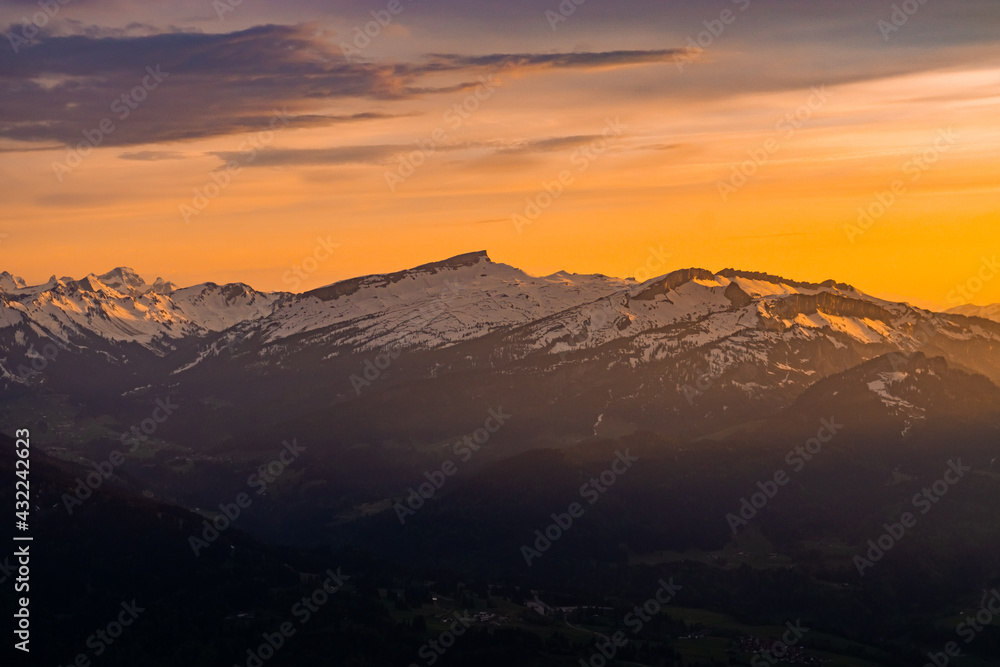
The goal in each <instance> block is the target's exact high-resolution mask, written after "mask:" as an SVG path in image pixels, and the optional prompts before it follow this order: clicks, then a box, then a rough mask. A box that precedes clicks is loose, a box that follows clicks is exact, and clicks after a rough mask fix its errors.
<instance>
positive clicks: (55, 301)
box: [0, 267, 287, 354]
mask: <svg viewBox="0 0 1000 667" xmlns="http://www.w3.org/2000/svg"><path fill="white" fill-rule="evenodd" d="M0 281H2V283H3V285H4V289H3V292H4V295H5V298H4V299H3V300H2V302H0V329H3V328H7V327H22V326H28V327H30V329H31V330H32V331H33V332H34V333H35V334H43V335H47V336H48V337H49V338H50V339H52V340H54V341H58V342H60V343H63V344H69V343H75V344H78V345H82V346H91V345H92V344H93V343H94V342H98V341H100V340H103V341H106V342H131V343H138V344H140V345H143V346H144V347H147V348H148V349H150V350H153V351H154V352H156V353H157V354H162V353H164V352H166V351H168V350H169V349H171V347H172V345H173V344H172V342H171V341H178V340H182V339H185V338H189V337H198V336H203V335H206V334H208V333H210V332H219V331H222V330H224V329H227V328H229V327H231V326H234V325H236V324H239V323H241V322H243V321H246V320H248V319H250V320H256V319H259V318H261V317H264V316H265V315H267V314H268V313H270V312H271V310H272V309H273V306H274V304H275V303H276V302H278V301H279V300H281V299H282V298H286V297H287V295H283V294H266V293H262V292H256V291H255V290H253V289H251V288H250V287H248V286H247V285H244V284H242V283H235V284H230V285H221V286H220V285H215V284H214V283H206V284H204V285H196V286H194V287H190V288H187V289H184V290H178V289H176V288H175V287H174V286H173V285H172V284H171V283H167V282H164V281H163V280H159V279H158V280H157V282H156V283H154V284H153V285H147V284H146V282H145V281H144V280H143V279H142V278H141V277H140V276H139V275H138V274H137V273H136V272H135V271H133V270H132V269H129V268H127V267H119V268H116V269H114V270H112V271H109V272H108V273H105V274H102V275H100V276H98V275H95V274H93V273H91V274H89V275H87V276H85V277H83V278H81V279H80V280H74V279H73V278H69V277H66V278H62V279H58V278H56V277H55V276H53V277H52V278H50V279H49V280H48V281H47V282H46V283H44V284H42V285H36V286H33V287H25V286H24V284H23V283H24V281H20V282H18V280H16V279H13V278H12V277H11V278H8V279H4V278H2V277H0ZM7 286H16V289H7ZM22 335H23V334H22Z"/></svg>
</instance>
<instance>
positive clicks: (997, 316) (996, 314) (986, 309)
mask: <svg viewBox="0 0 1000 667" xmlns="http://www.w3.org/2000/svg"><path fill="white" fill-rule="evenodd" d="M947 312H949V313H953V314H955V315H965V316H966V317H981V318H983V319H984V320H992V321H993V322H1000V303H994V304H991V305H989V306H976V305H973V304H971V303H967V304H965V305H964V306H956V307H955V308H949V309H948V311H947Z"/></svg>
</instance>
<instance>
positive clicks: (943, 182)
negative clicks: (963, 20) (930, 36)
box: [0, 10, 1000, 307]
mask: <svg viewBox="0 0 1000 667" xmlns="http://www.w3.org/2000/svg"><path fill="white" fill-rule="evenodd" d="M408 11H410V10H408ZM748 11H749V10H748ZM738 25H739V24H738V23H737V24H736V25H734V26H733V27H732V30H736V28H737V27H738ZM546 27H547V26H546ZM411 33H418V34H417V37H415V36H413V35H412V34H411ZM678 34H684V32H683V30H681V31H680V32H679V33H678ZM418 37H419V32H418V31H417V29H416V28H414V29H413V30H403V29H401V30H400V34H398V35H396V36H394V37H393V39H396V40H416V39H417V38H418ZM875 37H876V38H878V33H877V32H876V33H875ZM677 41H679V42H680V43H673V42H671V43H669V44H658V45H652V44H649V45H644V47H647V46H648V47H649V48H672V47H680V46H683V40H677ZM599 46H601V47H609V48H610V47H613V45H603V44H602V45H599ZM468 48H470V49H471V48H472V46H469V47H468ZM630 48H631V47H630ZM949 48H950V47H949ZM413 49H414V50H419V49H420V46H419V45H414V46H413ZM552 50H553V49H548V51H549V52H552ZM591 50H593V51H607V50H608V48H593V49H591ZM559 51H560V52H562V49H560V50H559ZM491 52H492V51H491ZM989 52H990V49H981V48H980V47H978V46H969V47H966V48H964V50H963V51H962V53H963V55H962V57H954V58H951V62H946V63H942V64H941V66H919V67H912V68H909V71H900V72H897V73H886V74H884V75H877V74H871V75H868V76H864V77H861V76H859V77H851V76H843V75H842V74H841V73H837V74H836V75H834V74H831V73H830V72H825V71H821V70H818V71H817V72H816V73H815V76H803V77H801V78H802V79H803V80H811V81H812V83H811V84H810V85H805V84H804V83H803V84H802V85H798V84H788V85H782V86H760V87H759V89H756V90H755V89H754V87H753V86H738V87H736V89H735V90H732V91H727V90H726V89H725V84H726V82H727V81H730V78H728V77H729V76H730V75H727V72H729V71H730V68H731V67H732V66H733V63H737V62H743V63H744V65H743V66H744V67H746V66H749V65H747V64H746V61H750V64H751V65H752V63H753V61H754V59H755V57H756V56H755V55H754V54H748V52H747V50H746V44H745V43H741V42H740V41H739V40H736V39H733V41H732V42H727V43H724V42H723V40H722V38H720V39H719V40H718V43H717V44H714V45H713V47H712V48H710V49H708V50H706V52H705V53H704V54H701V55H700V56H699V57H698V59H697V61H694V62H691V63H689V64H687V65H685V67H684V68H683V71H680V70H679V69H678V67H677V66H676V64H675V63H674V62H669V61H668V62H648V63H629V64H617V65H614V66H602V67H587V68H580V69H566V70H561V69H558V68H556V69H552V68H548V67H520V66H518V67H507V68H503V67H501V68H499V72H498V73H497V74H496V75H495V82H496V83H495V84H492V85H491V86H490V87H489V88H487V87H486V86H485V85H483V86H478V87H476V86H473V87H466V88H464V89H462V90H457V91H454V92H441V93H437V94H433V95H412V96H408V97H406V98H405V99H390V98H386V99H372V98H371V97H368V98H364V99H350V98H337V99H333V100H328V101H325V100H322V99H310V100H308V104H306V102H304V101H303V100H302V99H291V100H288V101H287V102H286V101H283V100H276V102H278V103H284V106H286V108H288V107H290V108H291V109H292V110H293V114H296V115H297V116H296V118H297V120H295V121H293V122H291V123H290V124H289V125H288V127H287V128H284V129H280V130H279V131H277V132H276V133H275V134H274V135H273V137H267V136H261V135H259V134H258V132H251V131H236V132H222V133H219V134H216V135H212V136H201V137H194V138H189V139H184V140H167V141H154V142H148V143H143V142H142V140H141V139H139V140H130V141H129V142H128V144H127V145H104V146H101V147H98V148H96V149H94V150H93V151H92V152H91V153H90V154H89V155H87V156H86V157H85V158H84V159H83V160H82V163H81V164H80V166H79V167H78V168H76V169H75V170H73V171H72V172H70V173H64V174H62V181H61V182H60V181H59V179H58V178H57V177H56V174H55V173H54V170H53V162H54V161H64V160H65V159H66V157H67V148H65V147H64V146H61V145H59V144H60V142H58V141H51V140H50V141H40V140H35V141H24V140H18V141H14V140H5V141H4V142H3V143H2V144H0V147H4V148H5V149H6V150H8V151H11V152H5V153H0V182H2V186H0V187H2V188H3V198H4V204H5V206H4V212H5V215H4V221H3V222H2V223H0V232H2V233H4V234H6V235H7V236H6V237H5V238H2V240H0V257H2V258H3V266H2V267H0V268H2V269H5V270H8V271H10V272H12V273H15V274H17V275H22V276H24V278H26V279H27V280H28V282H29V283H31V282H42V281H44V280H46V279H47V278H48V277H49V275H51V274H54V273H55V274H58V275H60V276H61V275H71V276H75V277H79V276H82V275H84V274H86V273H89V272H91V271H93V272H96V273H101V272H104V271H107V270H109V269H110V268H112V267H114V266H118V265H127V266H131V267H132V268H134V269H135V270H137V271H138V272H139V273H140V274H142V275H143V276H144V277H146V278H147V280H152V279H153V278H155V277H157V276H163V277H164V278H167V279H170V280H172V281H174V282H176V283H179V284H189V283H194V282H200V281H205V280H213V281H216V282H224V281H237V280H239V281H243V282H246V283H249V284H251V285H252V286H254V287H256V288H258V289H274V290H281V289H291V287H292V285H291V282H290V280H289V279H288V275H289V271H290V270H291V269H292V267H293V266H295V265H301V263H302V262H303V261H304V260H306V259H307V258H309V257H310V256H313V255H314V254H315V253H316V251H317V248H318V247H319V242H318V240H317V239H326V240H327V241H326V243H327V244H329V243H330V242H332V243H334V244H337V248H336V249H335V250H334V251H333V253H332V254H331V255H330V256H329V257H328V258H326V259H325V260H324V261H321V262H317V263H316V264H317V266H316V269H315V271H313V272H312V273H310V274H309V275H308V276H307V279H306V280H304V281H301V282H299V281H296V285H298V286H299V287H300V288H301V289H308V288H312V287H316V286H320V285H323V284H327V283H330V282H332V281H335V280H339V279H342V278H347V277H351V276H356V275H361V274H366V273H375V272H382V271H390V270H398V269H402V268H407V267H410V266H415V265H417V264H420V263H424V262H428V261H433V260H437V259H442V258H445V257H448V256H451V255H455V254H460V253H463V252H468V251H472V250H480V249H486V250H488V251H489V253H490V256H491V258H492V259H493V260H494V261H498V262H505V263H508V264H512V265H515V266H518V267H520V268H522V269H524V270H526V271H528V272H531V273H536V274H545V273H551V272H554V271H556V270H559V269H566V270H569V271H574V272H579V273H589V272H600V273H605V274H611V275H618V276H622V277H624V276H629V275H635V274H636V273H637V271H639V269H640V268H641V267H643V266H644V265H645V264H646V263H647V261H648V260H649V259H650V257H651V254H650V249H651V248H653V249H657V250H658V251H660V249H662V251H661V252H665V253H668V254H669V259H668V264H667V265H665V266H664V267H663V270H662V271H661V273H666V272H667V271H669V270H673V269H675V268H679V267H685V266H701V267H705V268H709V269H713V270H719V269H722V268H725V267H736V268H743V269H748V270H760V271H767V272H770V273H778V274H781V275H785V276H787V277H791V278H796V279H802V280H824V279H827V278H835V279H837V280H840V281H846V282H850V283H852V284H854V285H856V286H857V287H859V288H860V289H863V290H864V291H867V292H869V293H873V294H877V295H881V296H885V297H887V298H894V299H900V300H908V301H911V302H913V303H916V304H919V305H924V306H928V307H947V306H952V305H957V304H958V302H959V301H961V302H964V301H965V300H966V299H965V298H961V299H960V300H959V299H958V297H956V291H955V290H956V288H957V287H958V286H966V287H969V286H970V279H973V278H974V277H975V276H976V275H977V273H978V272H980V270H981V267H982V266H983V264H984V259H985V260H992V259H993V257H994V256H995V254H997V246H998V243H997V241H998V240H1000V233H998V232H997V229H998V226H1000V213H998V202H1000V197H998V194H1000V179H998V175H1000V173H998V172H1000V166H998V162H997V157H996V156H997V150H998V148H1000V127H998V122H997V119H998V118H1000V57H998V56H996V55H987V54H988V53H989ZM993 52H994V54H995V49H993ZM30 55H31V54H28V53H25V54H21V55H19V56H18V57H21V58H26V57H29V56H30ZM374 60H377V59H374V58H373V61H374ZM770 67H772V68H776V69H777V70H778V72H779V73H780V72H781V67H780V66H778V65H770ZM795 67H801V68H802V69H803V70H804V71H805V72H808V68H807V67H805V65H801V64H799V65H796V66H795ZM789 68H792V66H791V65H789ZM492 71H494V70H493V69H491V68H489V67H477V68H470V69H469V72H468V73H467V74H464V75H463V76H462V77H461V78H462V79H463V80H469V81H473V82H475V81H478V80H479V77H480V76H486V77H489V76H490V74H491V72H492ZM182 74H183V73H179V74H177V75H176V77H177V78H176V80H178V81H180V80H181V76H182ZM824 75H829V76H828V77H825V76H824ZM172 76H173V75H172ZM791 78H795V79H796V80H798V78H796V77H791ZM438 79H440V80H438ZM827 79H829V80H830V82H829V83H826V84H824V81H825V80H827ZM38 80H39V79H38V78H37V77H36V81H38ZM710 83H713V85H709V84H710ZM431 84H433V85H437V86H442V87H444V86H446V85H447V84H448V77H447V76H445V75H442V76H441V77H437V78H436V77H434V76H431V77H429V78H428V79H427V85H431ZM171 85H172V82H171V80H170V79H167V80H166V81H164V82H163V83H162V84H161V87H160V88H157V89H155V90H152V91H150V92H149V99H148V100H147V101H145V102H144V103H143V104H144V105H150V106H151V105H154V104H157V95H162V96H163V98H164V99H169V87H170V86H171ZM820 86H822V87H823V88H822V93H817V92H815V90H816V89H817V88H818V87H820ZM477 92H478V93H479V98H478V99H477V98H476V97H475V95H476V93H477ZM196 103H197V100H192V104H196ZM456 104H460V105H461V104H466V105H467V108H470V109H471V108H472V107H475V108H474V110H471V111H469V112H468V113H467V118H463V117H462V116H460V115H458V114H456V113H455V112H454V111H452V112H451V113H450V114H449V113H448V112H449V109H453V105H456ZM810 105H811V106H810ZM144 110H145V109H144V106H142V105H140V106H139V108H138V109H137V110H136V112H135V118H136V119H139V120H136V119H132V120H128V119H127V120H125V121H121V123H122V124H123V125H124V124H126V123H128V122H134V123H136V124H137V125H136V126H135V127H139V125H138V124H139V123H141V122H142V121H141V114H143V112H144ZM307 112H308V113H309V114H328V115H338V116H343V115H350V114H371V113H375V114H385V115H386V116H387V117H384V118H378V117H373V118H370V119H364V120H358V121H357V122H338V123H335V124H326V125H322V124H310V123H309V122H303V120H302V119H303V117H304V116H303V115H304V114H306V113H307ZM796 113H798V114H799V120H798V121H796V123H797V125H798V127H795V126H793V125H791V124H789V123H788V122H785V123H781V121H782V119H787V118H789V114H791V117H792V118H794V114H796ZM456 119H457V120H456ZM615 119H617V125H616V124H615V123H612V124H611V125H609V121H613V120H615ZM100 120H101V118H100V116H97V117H95V119H94V122H93V123H92V127H97V123H98V121H100ZM264 121H266V118H265V119H264V120H263V121H261V122H260V124H259V125H257V126H255V127H260V129H262V130H263V129H267V123H266V122H264ZM279 126H280V124H279ZM86 128H87V126H86V125H84V126H83V128H82V129H86ZM436 130H437V131H438V132H437V135H436V136H437V138H438V139H440V141H439V142H438V145H439V148H438V149H437V150H435V151H434V152H433V153H430V154H426V155H422V156H417V159H418V160H420V161H421V162H422V164H420V166H419V167H418V168H416V169H415V170H414V173H413V174H412V176H409V177H408V178H406V179H405V181H403V182H399V180H398V179H395V180H396V183H395V184H394V185H395V190H394V191H393V190H391V189H390V187H389V185H388V184H387V176H386V175H387V172H390V171H391V170H394V169H396V168H398V165H399V155H400V152H399V151H400V148H399V147H407V148H406V150H409V149H410V147H412V149H413V150H416V144H415V142H418V141H419V142H422V143H423V144H424V145H427V141H428V140H432V138H433V137H435V131H436ZM602 133H604V134H605V135H606V137H603V138H602V136H601V135H602ZM110 136H113V135H110ZM253 137H256V141H258V142H259V143H260V147H261V149H262V150H263V151H264V152H260V153H259V154H257V156H255V158H254V160H253V161H252V162H247V161H246V160H247V159H248V158H247V155H248V154H247V153H245V152H244V153H242V155H241V151H243V150H244V148H245V144H244V142H245V141H247V140H248V139H250V138H253ZM386 146H387V147H389V148H385V149H379V148H378V147H386ZM357 147H362V148H363V149H365V150H362V151H361V153H363V154H364V157H359V158H352V157H345V150H348V149H349V151H348V152H349V153H350V154H351V155H353V154H354V152H357V151H358V148H357ZM29 149H31V150H29ZM324 151H325V152H324ZM220 153H221V154H228V157H229V159H238V160H242V162H241V164H242V165H243V166H242V168H241V170H240V171H239V173H236V174H233V175H226V174H225V172H224V171H220V168H221V167H222V165H223V160H222V158H220V156H219V155H218V154H220ZM404 154H405V153H404ZM751 155H756V156H757V157H758V161H761V159H760V158H761V156H766V159H765V160H762V164H753V163H749V162H746V161H747V160H749V159H751V158H750V156H751ZM123 156H125V157H124V158H123ZM223 157H227V156H226V155H224V156H223ZM154 158H155V159H154ZM741 163H743V168H744V171H745V173H750V174H751V175H750V176H749V177H748V178H746V179H745V180H746V182H745V183H743V182H742V181H740V180H731V177H732V176H733V173H734V172H733V169H734V166H736V165H740V164H741ZM560 174H562V176H563V177H564V180H565V181H566V183H567V184H565V185H563V186H561V187H562V192H561V193H560V194H559V195H558V196H557V197H555V198H554V199H553V200H552V201H551V203H550V204H549V205H548V206H547V207H544V209H542V208H540V209H539V212H540V214H539V215H538V216H537V218H536V219H534V220H533V221H532V222H531V224H530V225H522V226H521V229H520V230H519V229H518V228H517V225H516V224H515V222H514V220H513V219H512V218H513V216H515V214H520V215H526V206H528V202H527V200H528V199H535V200H538V201H539V203H542V204H545V203H546V202H547V197H548V195H546V194H544V193H545V190H544V184H545V183H549V184H550V188H552V187H554V186H552V185H551V184H552V183H555V182H558V180H559V178H560ZM213 175H214V177H215V178H216V179H217V181H219V182H225V181H226V180H227V179H228V180H229V182H228V184H226V186H225V187H224V188H221V189H220V191H219V194H218V196H216V197H215V198H213V199H212V200H211V201H210V202H208V205H207V206H206V207H205V208H204V209H203V210H199V211H198V212H197V214H192V210H191V209H188V210H187V213H188V215H187V218H188V221H186V220H185V219H184V215H183V212H182V205H187V206H191V207H192V209H193V208H194V204H195V203H196V201H195V200H193V198H194V196H195V189H198V190H203V189H204V188H206V186H207V187H208V188H209V189H210V190H211V189H212V188H214V184H213V180H212V178H213ZM570 179H571V181H572V182H569V181H570ZM722 183H728V184H729V186H732V187H724V188H723V187H722V186H721V184H722ZM737 185H739V187H736V186H737ZM894 185H895V187H896V190H897V194H896V195H893V196H894V201H893V203H892V204H891V205H890V206H888V208H887V210H885V212H884V213H881V214H879V215H876V216H875V217H873V218H872V220H871V223H870V225H869V227H868V229H866V230H865V229H862V228H861V227H859V226H856V225H857V221H858V217H859V214H858V209H859V207H864V208H870V209H871V210H872V211H873V212H875V213H878V212H879V209H880V207H881V204H878V203H877V202H878V194H879V193H883V194H882V197H883V200H884V201H887V200H886V199H885V197H887V196H888V194H887V193H890V192H891V191H892V189H893V187H894ZM722 190H725V193H724V194H723V192H722ZM539 198H540V199H539ZM527 212H530V213H532V215H534V212H533V211H530V210H528V211H527ZM522 221H523V219H522ZM324 255H325V254H324V253H322V252H321V253H320V256H324ZM307 265H309V266H311V265H312V264H311V260H310V261H309V262H308V263H307ZM640 273H641V271H640ZM971 287H972V288H974V287H977V281H976V280H972V282H971ZM967 293H968V296H970V297H971V300H972V301H974V302H976V303H991V302H1000V277H998V279H996V280H986V281H985V282H983V283H981V288H979V289H978V291H974V292H969V291H968V289H967Z"/></svg>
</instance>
